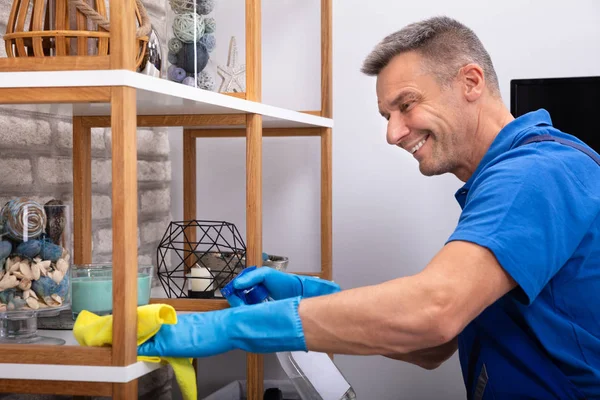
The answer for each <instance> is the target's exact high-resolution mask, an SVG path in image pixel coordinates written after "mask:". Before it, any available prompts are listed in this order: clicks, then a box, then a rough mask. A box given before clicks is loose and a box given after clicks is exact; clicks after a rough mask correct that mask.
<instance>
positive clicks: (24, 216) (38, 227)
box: [0, 197, 46, 241]
mask: <svg viewBox="0 0 600 400" xmlns="http://www.w3.org/2000/svg"><path fill="white" fill-rule="evenodd" d="M0 219H1V220H2V225H3V231H4V232H3V233H5V234H6V235H7V236H8V237H9V238H11V239H14V240H21V241H22V240H29V239H33V238H36V237H38V236H40V235H41V234H42V233H43V232H44V229H45V228H46V211H44V207H43V206H42V205H41V204H39V203H38V202H36V201H33V200H29V199H27V198H24V197H20V198H17V199H12V200H10V201H9V202H8V203H6V204H5V205H4V207H2V210H0Z"/></svg>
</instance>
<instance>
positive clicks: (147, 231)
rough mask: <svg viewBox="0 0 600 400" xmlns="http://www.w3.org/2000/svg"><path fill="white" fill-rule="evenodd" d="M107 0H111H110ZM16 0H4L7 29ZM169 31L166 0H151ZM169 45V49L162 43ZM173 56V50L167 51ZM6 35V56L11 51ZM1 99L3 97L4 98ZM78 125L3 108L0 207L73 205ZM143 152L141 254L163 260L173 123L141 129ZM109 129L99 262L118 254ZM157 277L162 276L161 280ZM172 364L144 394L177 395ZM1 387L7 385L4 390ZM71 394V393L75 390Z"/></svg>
mask: <svg viewBox="0 0 600 400" xmlns="http://www.w3.org/2000/svg"><path fill="white" fill-rule="evenodd" d="M107 3H108V1H107ZM11 4H12V0H2V1H0V34H4V32H5V31H6V21H7V19H8V14H9V13H10V8H11ZM144 4H145V5H146V8H147V10H148V12H149V14H150V17H151V19H152V23H153V25H154V27H155V28H156V29H157V32H158V33H159V36H160V37H161V39H162V40H164V38H162V36H163V32H164V23H165V20H166V18H165V11H164V5H165V1H164V0H144ZM163 48H166V47H165V45H164V44H163ZM164 54H165V56H166V52H165V53H164ZM5 56H6V52H5V48H4V43H3V41H2V40H0V57H5ZM0 103H1V100H0ZM72 149H73V139H72V125H71V120H70V119H69V118H62V117H56V116H55V115H49V114H42V113H37V112H33V111H24V110H17V109H15V108H13V107H0V176H1V178H0V206H1V205H4V204H5V203H6V201H8V199H10V198H11V197H13V196H28V197H31V198H33V199H35V200H37V201H40V202H42V203H43V202H46V201H48V200H49V199H51V198H59V199H62V200H63V201H65V202H67V203H68V204H71V205H72V198H73V195H72V193H73V188H72V183H73V174H72V159H71V155H72ZM137 150H138V151H137V154H138V160H139V161H138V189H139V190H138V221H139V227H138V235H137V237H138V253H139V258H138V261H139V263H140V264H149V263H152V264H153V265H156V246H157V244H158V240H159V239H160V237H161V236H162V232H161V231H163V232H164V230H165V229H166V228H167V226H168V223H169V221H170V220H171V216H170V207H171V204H170V192H169V188H170V181H171V162H170V160H169V140H168V137H167V131H166V129H147V128H143V129H142V128H140V129H139V130H138V135H137ZM110 152H111V136H110V129H103V128H95V129H93V130H92V156H93V161H92V217H93V222H92V228H93V232H94V233H93V255H92V260H93V261H94V262H105V261H110V260H111V258H112V255H111V249H112V229H111V227H112V225H111V224H112V222H111V207H112V204H111V197H112V196H111V161H110V157H111V154H110ZM156 283H157V284H158V282H156ZM172 374H173V373H172V370H171V369H170V367H165V368H161V369H160V370H157V371H155V372H153V373H152V374H149V375H147V376H145V377H143V378H142V379H140V385H139V394H140V396H139V397H140V399H160V400H167V399H170V398H171V387H172V376H173V375H172ZM0 392H1V391H0ZM62 398H64V397H62V396H35V395H15V394H13V395H10V394H5V395H3V394H0V399H7V400H8V399H10V400H13V399H19V400H25V399H27V400H33V399H53V400H57V399H62ZM69 398H70V397H69Z"/></svg>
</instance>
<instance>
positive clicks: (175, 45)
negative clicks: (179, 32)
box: [168, 37, 183, 54]
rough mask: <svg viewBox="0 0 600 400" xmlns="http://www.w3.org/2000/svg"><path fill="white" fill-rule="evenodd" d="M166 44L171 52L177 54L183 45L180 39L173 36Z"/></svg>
mask: <svg viewBox="0 0 600 400" xmlns="http://www.w3.org/2000/svg"><path fill="white" fill-rule="evenodd" d="M168 46H169V51H170V52H171V53H174V54H177V53H179V51H180V50H181V48H182V47H183V42H182V41H181V40H179V39H177V38H176V37H174V38H171V39H170V40H169V45H168Z"/></svg>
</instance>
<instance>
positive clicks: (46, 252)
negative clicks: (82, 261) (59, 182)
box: [0, 197, 72, 344]
mask: <svg viewBox="0 0 600 400" xmlns="http://www.w3.org/2000/svg"><path fill="white" fill-rule="evenodd" d="M0 232H1V233H0V235H1V238H0V266H1V268H0V343H32V342H44V343H45V344H62V343H64V341H62V343H60V342H61V340H57V339H51V338H42V337H39V336H37V334H36V332H37V317H40V316H56V315H58V313H59V312H60V311H61V310H64V309H68V308H69V307H70V305H71V276H70V275H71V274H70V266H71V252H72V246H71V208H70V206H68V205H65V204H63V203H62V202H61V201H60V200H54V199H53V200H50V201H48V202H46V203H45V204H44V205H42V204H41V203H39V202H37V201H35V200H33V199H30V198H26V197H18V198H13V199H11V200H9V201H8V202H7V203H6V204H5V205H4V206H3V207H2V208H1V209H0ZM57 341H58V342H57Z"/></svg>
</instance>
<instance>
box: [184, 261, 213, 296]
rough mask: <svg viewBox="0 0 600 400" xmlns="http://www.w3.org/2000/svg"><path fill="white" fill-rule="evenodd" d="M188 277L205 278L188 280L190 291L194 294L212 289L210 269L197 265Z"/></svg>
mask: <svg viewBox="0 0 600 400" xmlns="http://www.w3.org/2000/svg"><path fill="white" fill-rule="evenodd" d="M187 276H188V278H192V277H193V278H204V279H193V278H192V279H188V290H191V291H193V292H204V291H207V290H211V289H212V275H211V274H210V271H209V270H208V269H206V268H204V267H201V266H199V265H198V264H195V265H194V266H193V267H192V268H191V269H190V272H188V275H187Z"/></svg>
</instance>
